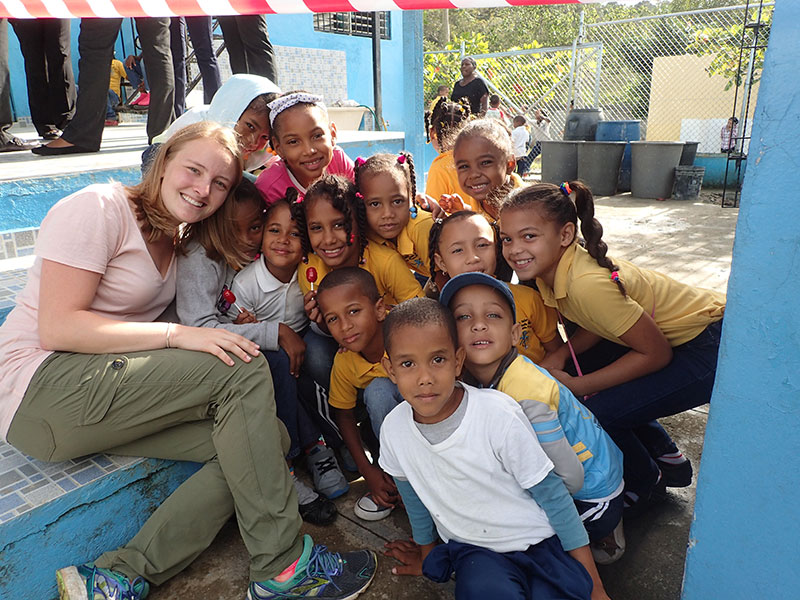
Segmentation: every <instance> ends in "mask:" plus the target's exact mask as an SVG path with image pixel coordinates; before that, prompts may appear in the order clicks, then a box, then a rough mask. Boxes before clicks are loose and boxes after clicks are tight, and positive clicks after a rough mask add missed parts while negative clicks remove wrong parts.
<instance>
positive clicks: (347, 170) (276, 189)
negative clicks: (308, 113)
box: [256, 146, 355, 204]
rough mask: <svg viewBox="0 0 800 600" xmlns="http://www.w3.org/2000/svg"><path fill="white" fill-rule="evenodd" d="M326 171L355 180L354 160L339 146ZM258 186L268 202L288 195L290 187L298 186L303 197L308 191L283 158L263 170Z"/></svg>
mask: <svg viewBox="0 0 800 600" xmlns="http://www.w3.org/2000/svg"><path fill="white" fill-rule="evenodd" d="M325 173H326V174H327V175H342V176H343V177H347V178H348V179H349V180H350V181H355V171H354V168H353V161H352V160H350V157H349V156H347V154H345V153H344V150H342V149H341V148H340V147H339V146H334V147H333V158H332V159H331V162H330V164H329V165H328V166H327V167H326V168H325ZM256 187H257V188H258V191H260V192H261V194H262V195H263V196H264V198H266V200H267V204H272V203H273V202H275V201H276V200H280V199H281V198H283V197H284V196H285V195H286V190H287V189H289V188H290V187H293V188H296V189H297V191H298V192H300V195H299V197H300V198H301V199H302V198H303V196H305V193H306V188H304V187H303V186H301V185H300V184H299V183H298V181H297V179H295V178H294V176H293V175H292V174H291V172H290V171H289V169H288V168H287V167H286V163H285V162H284V161H283V160H282V159H279V160H277V161H276V162H275V164H273V165H272V166H271V167H269V168H268V169H267V170H266V171H262V172H261V174H260V175H259V176H258V179H256Z"/></svg>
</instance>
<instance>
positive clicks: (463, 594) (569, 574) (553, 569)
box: [422, 536, 592, 600]
mask: <svg viewBox="0 0 800 600" xmlns="http://www.w3.org/2000/svg"><path fill="white" fill-rule="evenodd" d="M453 572H455V576H456V600H473V599H474V600H486V599H487V598H502V599H503V600H517V599H519V600H523V599H524V600H548V599H552V600H588V599H589V597H590V596H591V594H592V578H591V577H590V576H589V573H588V572H587V571H586V569H584V568H583V565H581V564H580V563H579V562H578V561H577V560H575V559H574V558H572V557H571V556H570V555H569V554H567V553H566V552H564V549H563V548H562V547H561V542H559V541H558V538H557V537H556V536H553V537H549V538H547V539H546V540H542V541H541V542H539V543H538V544H536V545H533V546H529V547H528V549H527V550H525V551H524V552H503V553H500V552H494V551H492V550H489V549H487V548H481V547H480V546H473V545H472V544H464V543H461V542H456V541H453V540H450V541H449V542H447V543H446V544H440V545H439V546H436V547H435V548H434V549H433V550H431V553H430V554H428V556H427V557H426V558H425V562H424V563H423V564H422V574H423V575H425V577H427V578H428V579H431V580H433V581H436V582H437V583H444V582H446V581H448V580H449V579H450V576H451V574H452V573H453Z"/></svg>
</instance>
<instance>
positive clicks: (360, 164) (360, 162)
mask: <svg viewBox="0 0 800 600" xmlns="http://www.w3.org/2000/svg"><path fill="white" fill-rule="evenodd" d="M365 162H367V161H365V160H364V159H363V158H361V157H360V156H359V157H358V158H357V159H356V166H357V167H359V168H360V167H363V166H364V163H365Z"/></svg>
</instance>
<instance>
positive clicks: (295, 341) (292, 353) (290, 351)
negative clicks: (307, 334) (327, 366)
mask: <svg viewBox="0 0 800 600" xmlns="http://www.w3.org/2000/svg"><path fill="white" fill-rule="evenodd" d="M278 344H279V345H280V347H281V348H283V350H284V352H286V354H287V355H288V356H289V372H290V373H291V374H292V376H294V377H299V376H300V367H302V366H303V359H304V358H305V355H306V343H305V342H304V341H303V338H301V337H300V336H299V335H297V333H295V331H294V330H293V329H292V328H291V327H289V326H288V325H285V324H284V323H281V324H280V325H278Z"/></svg>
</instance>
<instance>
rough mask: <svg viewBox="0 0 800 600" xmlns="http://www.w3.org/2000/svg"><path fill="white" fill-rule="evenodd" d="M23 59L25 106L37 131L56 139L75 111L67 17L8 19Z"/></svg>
mask: <svg viewBox="0 0 800 600" xmlns="http://www.w3.org/2000/svg"><path fill="white" fill-rule="evenodd" d="M9 23H11V26H12V27H13V28H14V32H15V33H16V34H17V38H18V39H19V47H20V50H21V51H22V56H23V58H24V59H25V79H26V81H27V84H28V106H29V107H30V110H31V121H33V125H34V127H36V131H38V132H39V135H40V136H42V137H43V138H45V139H51V140H52V139H55V138H57V137H58V136H59V135H60V134H61V131H60V130H61V129H63V128H64V127H65V126H66V124H67V123H68V122H69V120H70V119H71V118H72V115H73V114H74V112H75V96H76V95H77V93H76V90H75V78H74V77H73V75H72V57H71V52H70V26H69V19H9Z"/></svg>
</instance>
